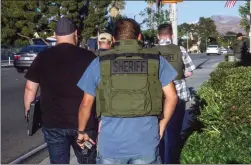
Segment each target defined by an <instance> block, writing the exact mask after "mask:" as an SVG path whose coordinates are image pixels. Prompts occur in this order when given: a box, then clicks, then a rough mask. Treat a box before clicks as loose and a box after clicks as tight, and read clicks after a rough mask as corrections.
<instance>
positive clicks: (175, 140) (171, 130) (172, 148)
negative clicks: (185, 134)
mask: <svg viewBox="0 0 251 165" xmlns="http://www.w3.org/2000/svg"><path fill="white" fill-rule="evenodd" d="M185 108H186V102H185V101H182V100H179V102H178V104H177V105H176V108H175V111H174V114H173V116H172V118H171V120H170V121H169V123H168V125H167V128H166V131H165V134H164V138H162V141H161V142H160V147H161V149H160V151H161V157H162V161H163V163H164V164H178V163H179V156H180V145H181V136H180V134H181V130H182V123H183V118H184V114H185Z"/></svg>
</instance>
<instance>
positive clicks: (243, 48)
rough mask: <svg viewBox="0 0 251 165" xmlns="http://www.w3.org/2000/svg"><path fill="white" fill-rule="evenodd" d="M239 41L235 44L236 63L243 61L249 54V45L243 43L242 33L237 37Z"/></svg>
mask: <svg viewBox="0 0 251 165" xmlns="http://www.w3.org/2000/svg"><path fill="white" fill-rule="evenodd" d="M236 38H237V40H236V41H235V42H234V43H233V46H232V47H233V51H234V55H235V60H236V61H241V60H242V59H243V57H244V56H245V55H246V54H247V50H248V48H247V44H246V42H244V41H243V35H242V33H238V34H237V35H236Z"/></svg>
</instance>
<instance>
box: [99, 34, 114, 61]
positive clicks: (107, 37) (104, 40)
mask: <svg viewBox="0 0 251 165" xmlns="http://www.w3.org/2000/svg"><path fill="white" fill-rule="evenodd" d="M98 47H99V49H98V50H97V51H95V55H96V56H99V53H100V52H101V51H106V50H109V49H111V47H112V35H111V34H109V33H101V34H100V35H99V36H98Z"/></svg>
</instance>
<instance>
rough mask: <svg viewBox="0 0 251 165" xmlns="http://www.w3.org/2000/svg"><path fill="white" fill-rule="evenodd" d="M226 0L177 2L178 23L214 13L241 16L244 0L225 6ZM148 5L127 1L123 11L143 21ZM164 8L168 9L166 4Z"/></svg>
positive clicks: (192, 21) (142, 2)
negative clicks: (143, 12)
mask: <svg viewBox="0 0 251 165" xmlns="http://www.w3.org/2000/svg"><path fill="white" fill-rule="evenodd" d="M225 3H226V1H223V0H221V1H183V2H181V3H178V4H177V13H178V24H182V23H184V22H186V23H195V22H197V21H198V20H199V18H200V17H202V16H203V17H211V16H212V15H228V16H239V11H238V10H239V6H240V5H243V4H244V3H245V2H244V1H237V2H236V4H235V6H234V7H233V8H225V7H224V6H225ZM147 6H148V5H147V3H146V2H145V1H126V8H125V10H124V11H123V14H125V15H126V16H127V17H129V18H134V16H135V18H136V21H137V22H139V23H141V22H142V21H143V18H142V17H141V16H140V15H139V13H140V12H141V11H143V10H144V8H146V7H147ZM164 8H166V9H168V5H167V4H165V5H164Z"/></svg>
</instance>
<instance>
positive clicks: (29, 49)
mask: <svg viewBox="0 0 251 165" xmlns="http://www.w3.org/2000/svg"><path fill="white" fill-rule="evenodd" d="M50 47H51V46H47V45H28V46H25V47H23V48H22V49H21V50H20V51H19V52H18V53H16V54H15V55H14V67H15V68H16V69H17V71H18V72H19V73H22V72H24V70H25V69H28V68H29V67H30V65H31V63H32V62H33V60H34V59H35V57H36V56H37V55H38V53H39V52H42V51H44V50H45V49H47V48H50Z"/></svg>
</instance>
